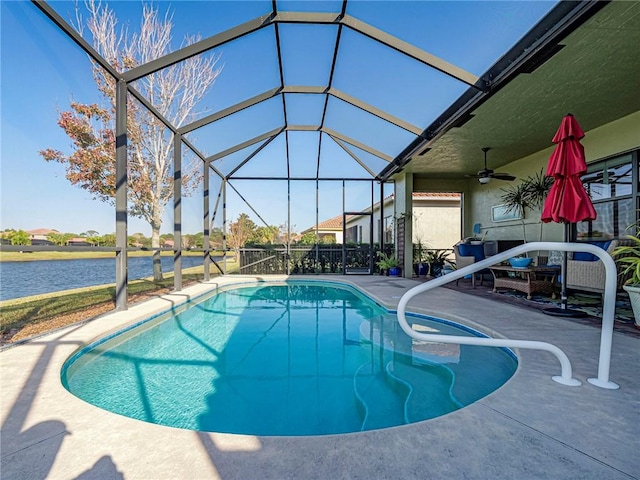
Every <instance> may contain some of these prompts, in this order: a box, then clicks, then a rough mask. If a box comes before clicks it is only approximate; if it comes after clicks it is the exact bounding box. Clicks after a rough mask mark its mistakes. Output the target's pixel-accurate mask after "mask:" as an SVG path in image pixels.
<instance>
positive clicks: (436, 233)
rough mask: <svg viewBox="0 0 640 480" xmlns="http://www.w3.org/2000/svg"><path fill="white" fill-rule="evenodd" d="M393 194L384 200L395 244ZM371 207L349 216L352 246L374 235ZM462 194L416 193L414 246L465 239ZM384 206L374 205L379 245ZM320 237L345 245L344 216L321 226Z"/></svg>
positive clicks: (348, 234)
mask: <svg viewBox="0 0 640 480" xmlns="http://www.w3.org/2000/svg"><path fill="white" fill-rule="evenodd" d="M393 203H394V196H393V194H392V195H390V196H388V197H387V198H385V199H384V227H383V230H384V232H385V238H384V241H385V243H393V242H394V231H393V225H394V222H393V212H394V205H393ZM371 211H372V210H371V208H368V209H366V210H363V213H362V214H360V215H348V216H347V222H346V231H345V235H346V238H345V240H346V241H347V242H352V243H369V241H370V232H371V220H372V218H371V215H368V214H367V213H369V212H371ZM460 212H461V211H460V194H459V193H453V192H447V193H426V192H414V193H413V208H412V215H411V216H412V222H413V243H414V244H415V243H418V241H420V242H421V243H422V245H423V246H424V248H451V247H452V246H453V245H454V244H455V243H456V242H458V241H459V240H460V238H461V229H462V223H461V213H460ZM380 223H381V221H380V203H379V202H378V203H376V204H375V205H374V206H373V242H374V243H378V242H379V238H380V237H379V232H380ZM314 231H315V227H311V228H308V229H307V230H304V231H303V232H302V234H303V235H304V234H305V233H309V232H314ZM318 236H319V237H320V238H322V237H324V236H332V237H333V238H335V240H336V243H342V241H343V232H342V215H338V216H337V217H333V218H330V219H329V220H325V221H324V222H321V223H319V224H318Z"/></svg>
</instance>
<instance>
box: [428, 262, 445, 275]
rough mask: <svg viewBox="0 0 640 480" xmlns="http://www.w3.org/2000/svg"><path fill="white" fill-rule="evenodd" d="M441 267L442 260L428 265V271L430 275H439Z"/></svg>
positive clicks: (442, 265)
mask: <svg viewBox="0 0 640 480" xmlns="http://www.w3.org/2000/svg"><path fill="white" fill-rule="evenodd" d="M442 267H444V262H435V263H431V264H430V265H429V271H430V272H431V276H432V277H439V276H440V274H441V273H442Z"/></svg>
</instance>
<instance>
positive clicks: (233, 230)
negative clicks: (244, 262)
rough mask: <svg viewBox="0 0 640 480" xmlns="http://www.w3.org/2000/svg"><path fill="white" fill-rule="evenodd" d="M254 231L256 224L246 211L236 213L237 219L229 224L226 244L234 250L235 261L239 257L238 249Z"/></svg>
mask: <svg viewBox="0 0 640 480" xmlns="http://www.w3.org/2000/svg"><path fill="white" fill-rule="evenodd" d="M255 231H256V224H255V223H253V220H251V219H250V218H249V215H247V214H246V213H241V214H240V215H238V220H236V221H235V222H233V223H231V224H230V225H229V234H228V235H227V245H228V246H229V247H231V249H232V250H233V251H234V253H235V259H236V262H237V261H238V259H239V257H240V249H241V248H242V247H244V246H245V245H246V244H247V242H248V241H249V239H250V238H252V237H253V235H254V234H255Z"/></svg>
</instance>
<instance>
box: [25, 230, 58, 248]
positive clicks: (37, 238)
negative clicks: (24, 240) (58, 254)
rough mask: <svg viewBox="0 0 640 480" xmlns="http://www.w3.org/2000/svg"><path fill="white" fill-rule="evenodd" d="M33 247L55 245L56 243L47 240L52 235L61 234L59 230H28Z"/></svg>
mask: <svg viewBox="0 0 640 480" xmlns="http://www.w3.org/2000/svg"><path fill="white" fill-rule="evenodd" d="M27 233H28V234H29V239H30V240H31V245H53V244H54V243H53V242H51V241H49V240H48V239H47V235H49V234H50V233H60V232H59V231H58V230H52V229H50V228H37V229H36V230H27Z"/></svg>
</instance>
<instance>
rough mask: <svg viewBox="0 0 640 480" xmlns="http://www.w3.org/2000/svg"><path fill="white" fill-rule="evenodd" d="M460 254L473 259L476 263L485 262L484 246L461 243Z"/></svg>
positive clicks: (459, 246)
mask: <svg viewBox="0 0 640 480" xmlns="http://www.w3.org/2000/svg"><path fill="white" fill-rule="evenodd" d="M458 253H460V255H461V256H463V257H473V258H474V259H475V261H476V262H479V261H480V260H484V246H483V245H471V244H470V243H461V244H459V245H458Z"/></svg>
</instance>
